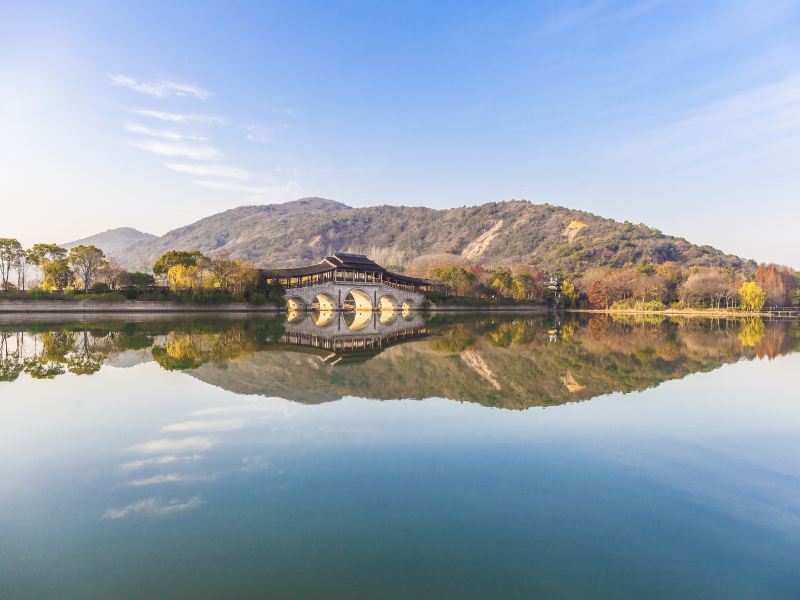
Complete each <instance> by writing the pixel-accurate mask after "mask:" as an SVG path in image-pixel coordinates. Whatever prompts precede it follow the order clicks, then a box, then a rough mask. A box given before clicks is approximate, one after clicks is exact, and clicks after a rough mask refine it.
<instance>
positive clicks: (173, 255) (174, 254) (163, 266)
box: [153, 250, 208, 275]
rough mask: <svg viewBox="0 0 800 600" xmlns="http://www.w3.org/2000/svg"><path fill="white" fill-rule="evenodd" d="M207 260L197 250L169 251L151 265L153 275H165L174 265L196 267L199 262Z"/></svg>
mask: <svg viewBox="0 0 800 600" xmlns="http://www.w3.org/2000/svg"><path fill="white" fill-rule="evenodd" d="M207 260H208V259H207V257H206V256H204V255H203V253H202V252H200V251H199V250H169V251H168V252H165V253H164V254H162V255H161V256H160V257H159V258H158V260H156V262H155V263H154V264H153V273H155V274H156V275H166V274H167V272H168V271H169V270H170V268H171V267H174V266H175V265H183V266H184V267H196V266H198V263H199V262H201V261H207Z"/></svg>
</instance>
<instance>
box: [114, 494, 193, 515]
mask: <svg viewBox="0 0 800 600" xmlns="http://www.w3.org/2000/svg"><path fill="white" fill-rule="evenodd" d="M201 504H203V500H202V499H201V498H200V496H194V497H192V498H189V499H188V500H186V501H184V502H182V501H180V500H177V499H172V500H167V502H162V500H161V499H160V498H155V497H152V498H145V499H144V500H139V501H138V502H133V503H131V504H128V505H126V506H121V507H119V508H109V509H108V510H106V511H105V512H104V513H103V518H104V519H123V518H125V517H129V516H131V515H135V514H145V515H169V514H173V513H178V512H185V511H187V510H192V509H194V508H197V507H198V506H200V505H201Z"/></svg>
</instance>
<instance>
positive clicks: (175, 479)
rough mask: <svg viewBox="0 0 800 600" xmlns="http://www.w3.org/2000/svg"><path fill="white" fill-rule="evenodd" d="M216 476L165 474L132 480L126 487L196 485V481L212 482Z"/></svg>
mask: <svg viewBox="0 0 800 600" xmlns="http://www.w3.org/2000/svg"><path fill="white" fill-rule="evenodd" d="M216 478H217V477H216V475H181V474H180V473H167V474H165V475H153V476H152V477H147V478H145V479H134V480H133V481H130V482H128V485H135V486H137V487H142V486H146V485H160V484H163V483H196V482H198V481H214V480H215V479H216Z"/></svg>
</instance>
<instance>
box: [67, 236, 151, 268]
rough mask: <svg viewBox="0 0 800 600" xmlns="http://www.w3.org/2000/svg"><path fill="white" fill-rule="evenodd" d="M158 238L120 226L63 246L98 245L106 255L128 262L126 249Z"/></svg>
mask: <svg viewBox="0 0 800 600" xmlns="http://www.w3.org/2000/svg"><path fill="white" fill-rule="evenodd" d="M156 239H158V236H156V235H153V234H152V233H144V232H143V231H139V230H138V229H133V228H132V227H118V228H116V229H109V230H108V231H104V232H103V233H97V234H95V235H92V236H89V237H86V238H83V239H80V240H75V241H74V242H67V243H66V244H61V246H62V247H64V248H72V247H73V246H81V245H84V246H97V247H98V248H100V249H101V250H102V251H103V252H104V253H105V255H106V256H108V257H111V258H114V259H116V260H118V261H121V262H123V263H124V264H127V261H125V260H123V259H124V258H125V252H124V251H125V250H127V249H128V248H130V247H131V246H132V245H133V244H136V243H139V242H151V241H153V240H156Z"/></svg>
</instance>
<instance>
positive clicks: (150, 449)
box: [130, 436, 217, 454]
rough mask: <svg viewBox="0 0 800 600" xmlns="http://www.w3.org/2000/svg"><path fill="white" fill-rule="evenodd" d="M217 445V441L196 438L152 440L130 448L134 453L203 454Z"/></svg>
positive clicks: (203, 437)
mask: <svg viewBox="0 0 800 600" xmlns="http://www.w3.org/2000/svg"><path fill="white" fill-rule="evenodd" d="M216 445H217V439H216V438H213V437H206V436H194V437H187V438H179V439H169V438H165V439H160V440H150V441H149V442H144V443H142V444H137V445H136V446H133V447H131V448H130V450H133V451H134V452H142V453H144V454H159V453H162V452H187V451H188V452H202V451H203V450H208V449H209V448H213V447H214V446H216Z"/></svg>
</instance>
